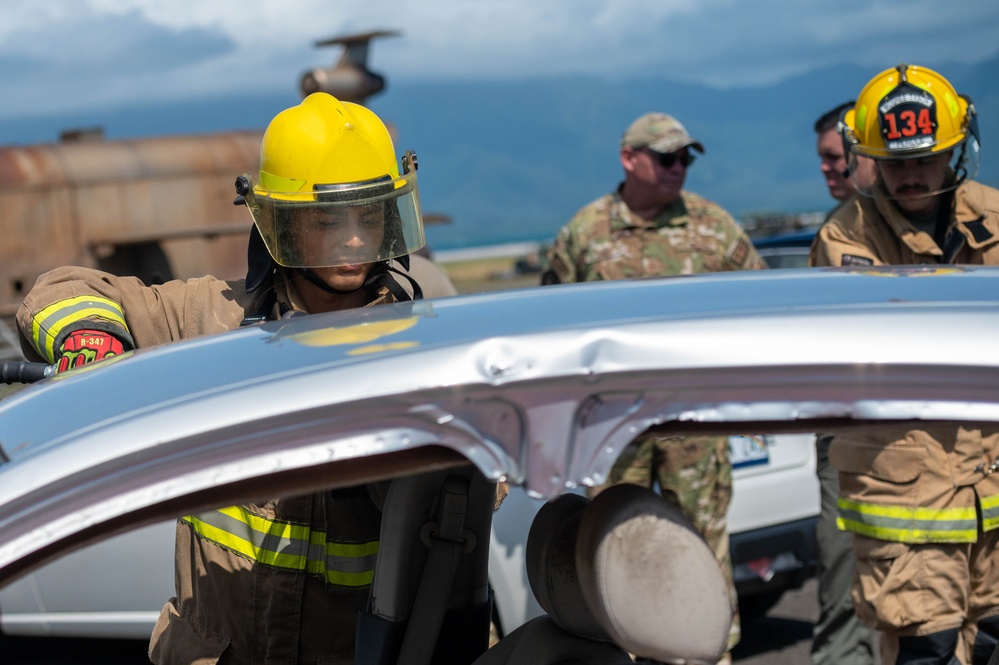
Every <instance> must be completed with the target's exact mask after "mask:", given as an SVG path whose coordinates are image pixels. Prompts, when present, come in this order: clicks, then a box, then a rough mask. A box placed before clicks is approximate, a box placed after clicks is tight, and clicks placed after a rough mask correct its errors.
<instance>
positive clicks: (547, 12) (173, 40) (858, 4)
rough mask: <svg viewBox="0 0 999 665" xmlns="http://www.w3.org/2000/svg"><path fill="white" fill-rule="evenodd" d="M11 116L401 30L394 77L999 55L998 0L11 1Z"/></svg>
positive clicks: (288, 75)
mask: <svg viewBox="0 0 999 665" xmlns="http://www.w3.org/2000/svg"><path fill="white" fill-rule="evenodd" d="M0 9H2V15H3V20H2V22H0V99H3V104H2V105H0V120H2V118H4V117H18V116H23V115H25V114H31V115H35V114H39V115H45V114H49V113H55V112H57V111H72V110H76V109H94V108H108V107H114V106H117V105H131V104H137V103H143V102H146V101H150V100H157V99H163V98H184V97H202V96H204V95H206V94H209V93H211V92H213V91H219V92H226V93H228V92H231V91H234V90H237V91H238V90H259V89H266V90H268V91H275V92H283V91H285V90H288V91H296V90H297V83H298V80H299V77H300V76H301V74H302V73H303V71H305V70H306V69H310V68H313V67H316V66H327V65H329V64H330V63H331V62H332V60H333V58H334V56H335V55H336V54H337V52H336V51H334V50H329V49H316V48H315V47H314V42H316V41H317V40H321V39H325V38H328V37H332V36H339V35H343V34H347V33H351V32H358V31H369V30H377V29H390V30H399V31H400V32H401V33H402V35H401V36H398V37H392V38H387V39H384V40H380V41H378V42H376V43H375V44H374V45H373V46H372V50H371V57H370V61H369V66H370V67H371V69H373V70H374V71H377V72H382V73H385V74H386V75H387V76H388V77H389V79H390V80H392V81H401V80H405V81H408V82H413V81H420V80H427V79H450V78H461V79H469V78H478V79H482V78H496V77H507V78H514V77H540V76H546V75H552V74H564V73H586V74H591V75H597V76H600V77H608V78H609V77H627V76H631V75H638V74H641V75H644V74H648V73H653V72H657V71H658V72H661V73H663V74H664V75H668V76H669V77H670V78H673V79H677V80H687V81H695V82H701V83H706V84H709V85H716V86H723V87H727V86H734V85H741V84H756V83H768V82H774V81H777V80H780V79H782V78H786V77H788V76H791V75H794V74H798V73H801V72H803V71H807V70H809V69H812V68H815V67H818V66H823V65H829V64H833V63H835V62H837V61H839V60H847V61H851V62H853V63H856V64H860V65H864V66H870V67H871V68H872V70H873V71H875V72H876V71H880V70H881V69H883V68H885V67H886V66H889V65H891V64H895V63H897V62H900V61H908V62H920V61H931V62H964V63H974V62H980V61H983V60H986V59H989V58H991V57H993V56H995V55H996V54H997V52H999V2H997V1H996V0H959V1H958V2H953V3H951V2H944V1H943V0H868V1H864V0H840V1H839V2H834V3H830V2H815V1H813V0H753V1H752V2H750V1H749V0H420V1H419V2H415V1H412V0H410V1H404V0H355V1H350V2H348V1H345V0H279V1H276V0H266V1H265V0H238V1H236V0H196V1H195V0H38V1H37V2H24V1H23V0H0Z"/></svg>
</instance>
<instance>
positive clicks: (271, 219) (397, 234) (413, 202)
mask: <svg viewBox="0 0 999 665" xmlns="http://www.w3.org/2000/svg"><path fill="white" fill-rule="evenodd" d="M244 177H246V178H247V179H249V180H250V182H251V184H252V186H251V187H250V188H249V190H250V191H249V192H248V193H247V194H246V195H245V198H246V205H247V208H249V210H250V215H251V216H252V217H253V223H254V224H255V225H256V227H257V230H258V231H259V232H260V236H261V238H263V240H264V244H265V245H266V246H267V251H268V252H269V253H270V255H271V256H272V257H273V258H274V260H275V261H277V263H278V264H280V265H282V266H285V267H289V268H323V267H332V266H344V265H350V266H355V265H361V264H365V263H375V262H379V261H387V260H388V259H392V258H396V257H399V256H403V255H405V254H410V253H412V252H415V251H416V250H418V249H420V248H421V247H423V245H424V244H425V243H426V238H425V236H424V232H423V219H422V217H421V215H420V201H419V190H418V188H417V184H416V171H415V170H413V171H410V172H409V173H406V174H405V175H403V176H401V177H399V178H395V179H394V180H393V179H391V178H389V177H388V176H386V177H384V178H380V179H376V180H374V181H368V182H363V183H349V184H333V185H321V184H317V185H316V186H315V187H314V188H313V190H312V191H306V192H303V191H299V192H275V191H271V190H268V189H265V188H264V187H263V186H261V184H260V183H259V182H256V181H254V180H253V179H251V178H249V176H244Z"/></svg>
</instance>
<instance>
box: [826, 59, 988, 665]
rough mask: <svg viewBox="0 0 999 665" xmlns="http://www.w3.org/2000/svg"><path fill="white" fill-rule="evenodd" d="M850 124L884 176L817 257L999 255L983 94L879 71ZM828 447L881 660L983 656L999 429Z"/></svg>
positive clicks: (945, 260) (855, 148)
mask: <svg viewBox="0 0 999 665" xmlns="http://www.w3.org/2000/svg"><path fill="white" fill-rule="evenodd" d="M840 130H841V132H842V135H843V140H844V145H845V146H846V147H847V149H848V150H849V153H850V155H851V157H852V158H853V159H856V158H858V157H861V156H864V157H870V158H873V159H874V160H875V163H876V166H877V178H876V180H875V181H874V183H873V184H871V183H867V184H866V185H865V184H863V183H855V185H857V190H858V193H859V194H861V195H860V196H855V197H854V198H852V199H850V200H849V201H848V202H846V203H845V204H843V205H842V206H841V207H839V208H838V209H837V210H836V211H835V212H834V213H833V214H832V215H831V216H830V218H829V220H828V221H827V222H826V223H825V224H824V225H823V226H822V228H821V229H820V230H819V232H818V234H817V236H816V239H815V241H814V243H813V245H812V249H811V255H810V264H811V265H813V266H854V267H858V268H868V267H870V266H878V265H898V264H922V265H929V266H939V265H948V264H979V265H981V264H986V265H995V264H999V191H997V190H995V189H992V188H991V187H986V186H984V185H981V184H978V183H976V182H973V178H974V177H975V175H976V174H977V171H978V162H979V151H980V145H979V137H978V128H977V119H976V115H975V107H974V104H973V103H972V102H971V100H970V99H969V98H967V97H965V96H963V95H959V94H957V92H956V91H955V90H954V88H953V87H952V86H951V84H950V83H949V82H948V81H947V79H945V78H944V77H943V76H941V75H940V74H938V73H937V72H934V71H932V70H929V69H926V68H925V67H917V66H914V65H899V66H898V67H895V68H893V69H889V70H886V71H884V72H881V73H880V74H878V75H877V76H875V77H874V78H873V79H872V80H871V81H870V82H869V83H868V84H867V85H866V86H865V87H864V89H863V90H862V91H861V93H860V95H859V96H858V98H857V103H856V105H855V107H854V109H853V110H851V111H848V112H847V113H846V114H845V115H844V117H843V120H842V122H841V123H840ZM852 170H853V169H851V171H852ZM941 316H945V314H943V313H942V314H941ZM843 325H850V323H849V321H844V322H843ZM900 334H904V331H900ZM941 343H946V341H945V340H941ZM985 352H989V351H988V350H985V349H983V353H985ZM829 456H830V461H831V463H832V464H833V466H835V467H836V469H837V470H838V471H839V479H840V495H839V501H838V508H839V526H840V528H841V529H844V530H846V531H850V532H853V534H854V551H855V553H856V555H857V577H856V580H855V585H854V590H853V599H854V603H855V605H856V607H857V613H858V615H859V616H860V617H861V618H862V619H863V620H864V621H866V622H867V623H869V624H871V625H872V626H874V627H875V628H877V629H878V630H880V631H881V634H882V639H881V649H882V662H883V663H885V665H891V664H894V663H917V662H918V663H927V664H928V663H941V664H943V663H948V664H949V663H965V664H969V665H970V664H971V663H981V664H982V665H985V663H987V662H988V660H989V657H990V655H991V654H992V652H993V650H994V649H995V648H996V645H997V643H999V565H997V564H996V558H995V554H994V552H995V551H996V546H997V544H999V473H993V471H995V470H997V469H999V430H997V429H996V428H994V427H988V428H980V427H979V426H976V425H971V424H967V425H964V426H952V427H949V428H948V427H939V426H935V427H933V428H928V429H925V430H906V429H902V428H895V429H892V428H879V429H877V430H876V431H869V432H859V433H849V434H840V435H837V436H836V437H835V439H834V440H833V443H832V446H831V449H830V453H829Z"/></svg>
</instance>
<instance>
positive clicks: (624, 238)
mask: <svg viewBox="0 0 999 665" xmlns="http://www.w3.org/2000/svg"><path fill="white" fill-rule="evenodd" d="M548 265H549V273H548V274H546V279H545V281H546V283H562V284H569V283H573V282H597V281H602V280H612V279H631V278H635V277H651V276H665V275H692V274H695V273H703V272H721V271H725V270H754V269H762V268H766V267H767V266H766V263H765V262H764V261H763V258H762V257H761V256H760V255H759V253H758V252H757V251H756V248H755V247H753V243H752V241H750V239H749V236H747V235H746V233H745V231H743V230H742V227H740V226H739V225H738V223H737V222H736V221H735V220H734V219H733V218H732V216H731V215H730V214H728V212H726V211H725V210H724V209H723V208H722V207H721V206H719V205H717V204H716V203H713V202H711V201H709V200H707V199H705V198H704V197H702V196H698V195H697V194H693V193H691V192H686V191H684V192H682V193H681V195H680V197H679V198H677V200H676V201H674V202H673V203H672V204H671V205H669V206H667V207H666V208H665V209H664V210H662V211H661V212H660V213H659V214H658V215H657V216H656V217H655V219H653V220H645V219H643V218H641V217H639V216H638V215H635V214H634V213H632V212H631V210H630V209H629V208H628V206H627V204H625V202H624V201H623V200H622V199H621V196H620V194H619V193H617V192H615V193H613V194H608V195H606V196H603V197H601V198H599V199H597V200H596V201H594V202H592V203H590V204H589V205H587V206H586V207H584V208H583V209H582V210H580V211H579V212H578V213H576V215H575V217H573V218H572V219H571V220H570V221H569V223H568V224H566V225H565V226H564V227H563V228H562V229H561V230H560V231H559V233H558V236H557V237H556V239H555V243H554V245H553V246H552V248H551V250H550V251H549V254H548Z"/></svg>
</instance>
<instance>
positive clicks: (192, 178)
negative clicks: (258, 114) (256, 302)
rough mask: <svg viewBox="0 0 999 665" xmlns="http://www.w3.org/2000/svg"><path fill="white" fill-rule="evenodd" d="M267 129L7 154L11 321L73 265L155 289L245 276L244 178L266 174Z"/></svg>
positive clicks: (67, 140)
mask: <svg viewBox="0 0 999 665" xmlns="http://www.w3.org/2000/svg"><path fill="white" fill-rule="evenodd" d="M262 135H263V130H262V129H261V130H253V131H249V130H248V131H233V132H223V133H214V134H206V135H187V136H158V137H152V138H142V139H131V140H114V141H112V140H105V139H104V137H103V134H102V132H100V131H99V130H96V131H95V130H91V131H82V132H81V131H78V132H67V133H64V135H63V137H62V139H61V140H60V141H59V142H58V143H51V144H34V145H28V146H0V228H2V230H3V237H2V239H0V314H11V313H13V312H14V311H16V309H17V307H18V305H19V304H20V302H21V300H23V298H24V296H25V294H26V293H27V292H28V290H30V288H31V286H32V285H33V284H34V282H35V279H36V278H37V277H38V275H40V274H42V273H43V272H45V271H47V270H50V269H52V268H56V267H58V266H64V265H81V266H88V267H94V268H100V269H103V270H106V271H108V272H111V273H115V274H119V275H136V276H138V277H140V278H141V279H142V280H143V281H145V282H146V283H149V284H152V283H158V282H162V281H166V280H167V279H171V278H187V277H194V276H201V275H206V274H212V275H215V276H217V277H221V278H225V279H228V278H235V277H241V276H243V275H244V274H245V271H246V239H247V234H248V232H249V229H250V226H251V224H252V222H251V220H250V216H249V213H248V212H247V210H246V208H245V207H244V206H235V205H233V198H235V189H234V181H235V178H236V176H238V175H240V174H243V173H251V174H256V172H257V170H258V164H259V159H260V158H259V154H260V140H261V137H262Z"/></svg>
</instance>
